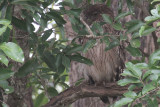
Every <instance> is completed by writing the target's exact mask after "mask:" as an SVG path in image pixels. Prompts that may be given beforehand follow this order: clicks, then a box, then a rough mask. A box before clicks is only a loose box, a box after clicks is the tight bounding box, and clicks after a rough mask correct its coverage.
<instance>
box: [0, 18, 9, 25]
mask: <svg viewBox="0 0 160 107" xmlns="http://www.w3.org/2000/svg"><path fill="white" fill-rule="evenodd" d="M10 23H11V21H9V20H7V19H0V24H2V25H4V26H8V25H10Z"/></svg>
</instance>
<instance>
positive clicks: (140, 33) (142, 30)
mask: <svg viewBox="0 0 160 107" xmlns="http://www.w3.org/2000/svg"><path fill="white" fill-rule="evenodd" d="M145 27H146V26H141V28H140V30H139V35H140V37H141V36H142V34H143V32H144V30H145Z"/></svg>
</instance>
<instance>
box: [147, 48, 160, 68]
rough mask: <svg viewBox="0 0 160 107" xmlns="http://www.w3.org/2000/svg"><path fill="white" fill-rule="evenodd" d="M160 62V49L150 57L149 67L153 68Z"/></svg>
mask: <svg viewBox="0 0 160 107" xmlns="http://www.w3.org/2000/svg"><path fill="white" fill-rule="evenodd" d="M159 60H160V49H158V50H157V51H155V52H154V53H152V54H151V55H150V57H149V65H150V66H153V65H154V64H155V63H156V61H159Z"/></svg>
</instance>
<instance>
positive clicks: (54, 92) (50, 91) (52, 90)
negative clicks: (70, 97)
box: [47, 87, 58, 97]
mask: <svg viewBox="0 0 160 107" xmlns="http://www.w3.org/2000/svg"><path fill="white" fill-rule="evenodd" d="M47 93H48V94H49V96H51V97H54V96H57V95H58V91H57V90H56V89H55V88H53V87H49V88H47Z"/></svg>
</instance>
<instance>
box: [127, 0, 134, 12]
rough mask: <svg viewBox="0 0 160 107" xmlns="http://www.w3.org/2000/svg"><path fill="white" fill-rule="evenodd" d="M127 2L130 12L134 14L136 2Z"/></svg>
mask: <svg viewBox="0 0 160 107" xmlns="http://www.w3.org/2000/svg"><path fill="white" fill-rule="evenodd" d="M126 2H127V6H128V8H129V11H130V12H133V9H134V3H133V2H134V1H132V0H126Z"/></svg>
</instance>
